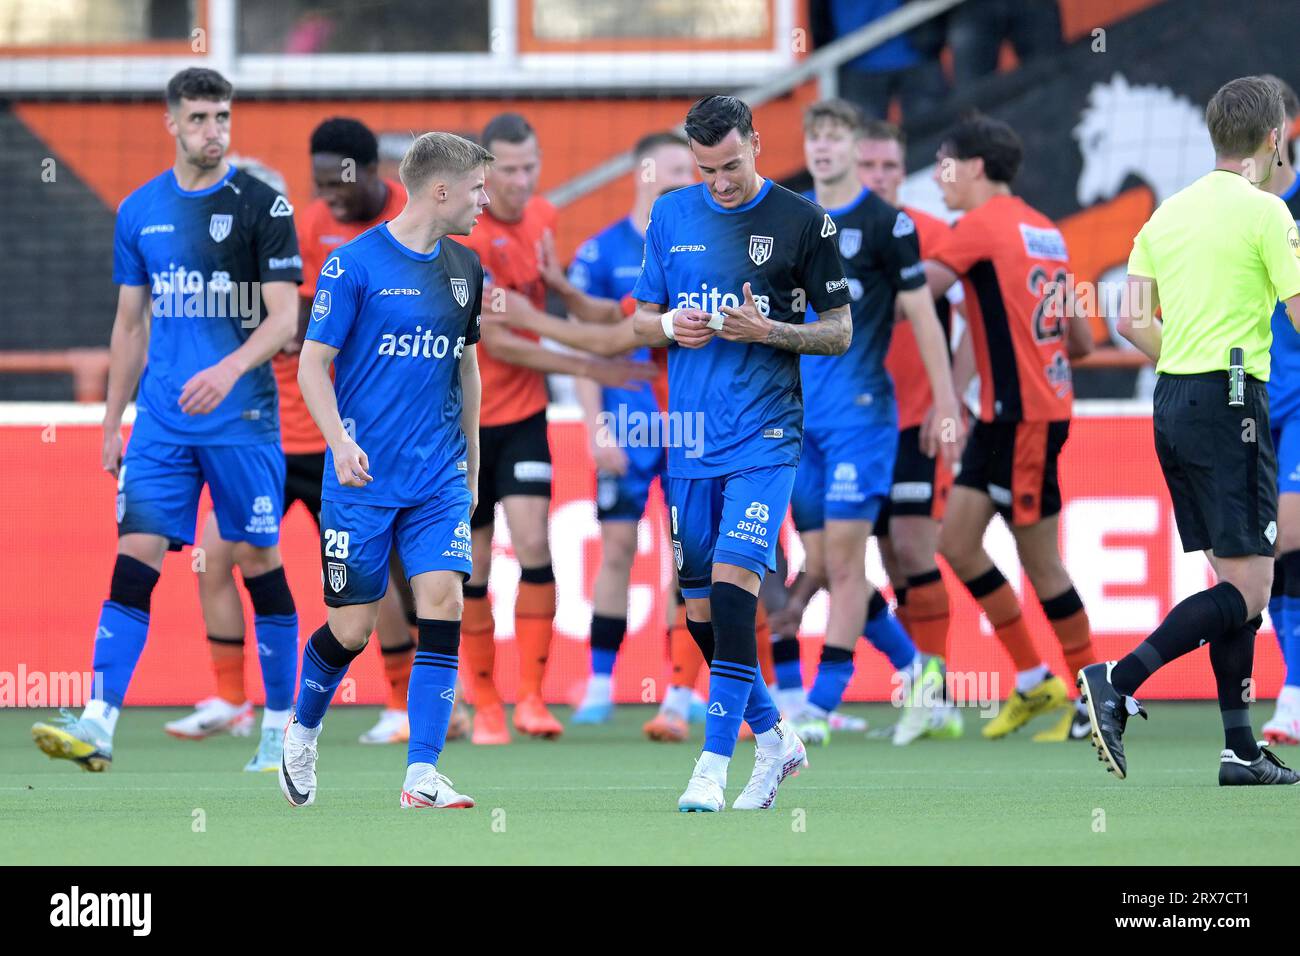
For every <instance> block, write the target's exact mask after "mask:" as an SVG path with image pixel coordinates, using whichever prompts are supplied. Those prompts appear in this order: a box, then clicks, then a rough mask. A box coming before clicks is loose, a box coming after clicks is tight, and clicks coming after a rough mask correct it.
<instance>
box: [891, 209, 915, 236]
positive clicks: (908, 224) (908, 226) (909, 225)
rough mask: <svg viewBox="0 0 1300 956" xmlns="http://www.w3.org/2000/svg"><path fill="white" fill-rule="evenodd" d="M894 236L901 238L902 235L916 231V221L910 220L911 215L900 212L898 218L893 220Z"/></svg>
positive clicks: (908, 234)
mask: <svg viewBox="0 0 1300 956" xmlns="http://www.w3.org/2000/svg"><path fill="white" fill-rule="evenodd" d="M893 232H894V238H895V239H902V238H903V237H904V236H910V235H911V234H912V233H914V232H916V223H914V222H912V217H911V216H909V215H908V214H907V213H905V212H900V213H899V214H898V218H897V219H895V220H894V230H893Z"/></svg>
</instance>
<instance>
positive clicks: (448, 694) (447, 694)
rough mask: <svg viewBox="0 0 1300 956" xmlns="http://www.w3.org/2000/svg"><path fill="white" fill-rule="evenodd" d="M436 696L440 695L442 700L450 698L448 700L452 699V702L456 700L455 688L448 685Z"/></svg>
mask: <svg viewBox="0 0 1300 956" xmlns="http://www.w3.org/2000/svg"><path fill="white" fill-rule="evenodd" d="M438 696H439V697H441V698H442V699H443V700H450V701H452V702H455V700H456V688H454V687H448V688H447V689H446V690H444V691H443V692H442V693H441V694H439V695H438Z"/></svg>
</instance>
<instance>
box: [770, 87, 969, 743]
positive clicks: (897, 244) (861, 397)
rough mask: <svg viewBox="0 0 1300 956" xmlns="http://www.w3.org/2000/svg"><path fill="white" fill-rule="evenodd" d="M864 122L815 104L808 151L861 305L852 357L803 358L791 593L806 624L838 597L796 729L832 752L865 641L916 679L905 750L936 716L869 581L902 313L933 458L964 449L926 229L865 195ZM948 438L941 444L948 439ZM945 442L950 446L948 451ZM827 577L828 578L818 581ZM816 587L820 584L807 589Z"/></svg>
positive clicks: (848, 111)
mask: <svg viewBox="0 0 1300 956" xmlns="http://www.w3.org/2000/svg"><path fill="white" fill-rule="evenodd" d="M863 130H864V120H863V118H862V115H861V113H860V111H859V110H858V108H857V107H856V106H854V105H853V104H851V103H848V102H846V101H844V100H824V101H821V102H819V103H814V104H813V105H812V106H810V107H809V108H808V109H807V111H806V112H805V114H804V153H805V157H806V160H807V163H808V170H809V172H810V173H812V177H813V184H814V194H813V196H811V197H809V198H813V199H815V200H816V201H817V202H818V203H819V204H820V205H821V206H822V208H824V209H825V210H826V211H827V213H828V215H829V216H830V217H831V219H832V220H834V222H835V226H836V235H837V236H838V242H839V252H840V258H841V259H842V260H843V262H844V266H845V269H846V270H847V274H848V280H849V292H850V295H851V296H852V297H853V306H852V312H853V344H852V346H851V347H850V349H849V351H848V352H846V353H845V354H844V355H838V356H824V355H805V356H804V357H803V358H802V359H801V361H800V366H801V368H800V371H801V376H802V378H803V386H804V405H805V413H804V448H803V457H802V458H801V459H800V461H799V471H798V475H797V477H796V479H795V492H794V497H793V500H792V502H791V504H792V510H793V513H794V522H795V527H796V528H797V529H798V531H799V534H800V537H801V539H802V541H803V544H804V548H805V550H806V551H807V553H808V559H809V570H810V572H812V573H809V574H807V575H805V576H804V578H803V579H802V580H801V581H800V585H801V587H800V588H797V589H796V591H797V592H801V593H792V595H791V599H790V604H791V607H790V608H789V611H792V612H795V613H798V612H800V611H801V610H802V609H803V608H804V607H805V606H806V605H807V602H808V599H809V598H810V597H811V596H812V594H813V593H815V588H816V587H818V586H819V584H820V583H822V581H824V583H825V584H826V585H828V587H829V589H830V598H831V602H830V618H829V621H828V624H827V628H826V643H825V645H824V646H823V648H822V658H821V664H820V666H819V667H818V670H817V678H816V680H815V681H814V682H813V685H812V687H811V689H810V690H809V691H808V697H807V700H806V701H805V702H804V704H803V705H802V707H801V708H800V710H799V712H798V713H796V714H795V715H793V718H792V720H791V723H792V724H793V726H794V728H795V732H796V733H798V734H799V736H800V737H801V738H802V739H803V740H805V741H807V742H809V743H812V742H817V743H826V742H828V740H829V737H830V726H829V723H828V719H829V717H830V715H831V713H832V712H833V711H834V710H835V709H836V708H837V707H838V706H839V704H840V701H841V699H842V698H843V696H844V690H845V688H846V687H847V686H848V683H849V681H850V680H851V679H852V677H853V651H854V647H855V646H856V644H857V642H858V638H859V637H866V638H867V639H868V640H870V641H871V642H872V643H873V644H875V645H876V646H877V648H878V649H879V650H881V651H882V653H885V654H886V655H887V656H888V657H889V659H890V662H891V664H892V665H893V666H894V668H895V669H896V670H898V671H899V672H901V673H902V674H903V675H904V678H905V679H904V680H903V684H904V685H905V687H906V690H907V691H908V692H909V693H904V694H902V695H899V696H900V698H901V702H902V703H903V704H904V711H903V715H902V718H901V719H900V720H899V722H898V724H897V725H896V726H895V728H894V734H893V737H894V742H895V743H897V744H906V743H910V742H911V741H912V740H915V739H916V738H917V737H919V736H920V735H921V734H922V733H923V732H924V730H925V727H926V725H927V723H928V716H929V715H928V712H927V711H926V709H925V708H924V707H923V706H921V705H920V702H919V701H918V700H916V699H914V698H915V696H918V695H913V694H911V693H910V691H912V690H913V689H916V688H919V686H920V685H919V681H918V680H917V678H919V677H920V673H921V667H922V666H923V664H924V662H923V661H922V660H921V656H920V655H919V654H918V653H917V650H916V647H915V645H914V644H913V643H912V641H911V640H910V638H909V637H908V635H907V633H906V632H905V631H904V630H903V628H902V626H901V625H900V624H899V623H898V621H897V619H896V618H895V617H894V616H893V614H892V613H891V612H890V611H889V609H888V605H887V604H886V603H885V600H884V598H883V597H882V596H881V595H880V593H879V591H877V590H876V589H875V588H874V587H872V585H871V584H870V582H868V581H867V576H866V574H867V570H866V559H865V555H866V547H867V541H868V539H869V538H870V537H871V532H872V527H873V525H874V524H875V521H876V518H877V516H878V515H879V513H880V508H881V505H882V504H883V503H884V502H885V501H886V500H887V498H888V496H889V493H890V488H891V486H892V484H893V474H894V457H895V455H896V453H897V449H898V415H897V411H896V406H895V401H894V387H893V383H892V382H891V381H890V378H889V373H888V372H887V371H886V370H885V353H886V352H887V351H888V350H889V342H890V337H891V336H892V334H893V326H894V313H895V305H896V304H897V307H898V309H899V310H901V311H902V313H903V315H905V316H906V318H907V319H908V321H909V322H910V323H911V326H912V329H913V330H914V332H915V335H916V341H917V346H918V349H919V351H920V353H921V358H922V361H923V363H924V365H925V371H926V375H927V377H928V379H929V381H930V388H931V392H932V394H934V395H935V396H937V398H936V400H935V403H934V408H933V413H932V414H931V416H930V418H929V420H928V422H927V423H926V427H925V428H923V429H922V434H921V444H922V447H923V448H924V449H925V451H926V453H927V454H928V455H930V456H934V455H935V454H937V453H942V454H943V455H944V456H945V457H946V458H948V459H949V460H951V459H952V458H953V457H954V456H955V454H956V450H957V449H958V448H959V447H960V442H961V439H962V423H961V416H960V415H959V414H958V405H957V397H956V395H955V394H954V392H953V386H952V375H951V372H950V370H949V365H948V352H947V345H946V343H945V342H944V334H943V328H942V326H940V324H939V319H938V316H937V315H936V314H935V310H934V302H933V301H932V300H931V298H930V295H929V293H928V292H927V291H926V288H925V271H924V269H923V268H922V266H921V262H920V255H919V247H918V244H917V238H916V226H915V224H914V223H913V221H912V219H911V218H910V217H909V216H908V215H907V213H905V212H902V211H901V210H899V209H896V208H895V207H893V206H891V205H890V204H889V203H887V202H885V200H883V199H881V198H880V197H879V196H877V195H875V194H874V193H873V192H871V190H869V189H867V188H866V187H864V186H862V185H861V183H860V182H859V179H858V172H857V155H858V142H859V140H860V138H861V136H862V134H863ZM945 428H946V429H947V431H948V434H947V435H941V432H942V431H943V430H944V429H945ZM941 438H946V439H947V440H941ZM818 578H821V579H822V581H818V580H817V579H818ZM808 585H811V587H809V586H808Z"/></svg>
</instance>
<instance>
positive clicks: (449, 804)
mask: <svg viewBox="0 0 1300 956" xmlns="http://www.w3.org/2000/svg"><path fill="white" fill-rule="evenodd" d="M398 805H399V806H400V807H401V808H402V809H403V810H448V809H459V810H468V809H469V808H470V807H472V806H474V800H473V798H472V797H467V796H465V794H463V793H457V792H456V788H455V787H454V786H453V785H452V782H451V781H450V780H448V779H447V778H446V777H444V776H443V775H442V774H440V773H439V772H438V769H437V768H436V767H434V766H433V765H432V764H427V763H420V764H411V766H410V767H408V768H407V771H406V781H405V782H404V783H403V784H402V798H401V801H400V802H399V804H398Z"/></svg>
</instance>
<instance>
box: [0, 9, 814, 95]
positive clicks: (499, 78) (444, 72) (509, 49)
mask: <svg viewBox="0 0 1300 956" xmlns="http://www.w3.org/2000/svg"><path fill="white" fill-rule="evenodd" d="M489 2H490V4H491V9H490V15H489V21H488V22H489V30H490V36H491V37H492V42H493V49H492V50H491V52H488V53H442V54H420V53H403V54H321V55H292V56H291V55H283V54H257V55H252V54H250V55H241V54H239V52H238V50H237V49H236V42H237V36H238V33H237V29H236V27H237V0H208V4H207V10H208V22H207V25H206V30H207V46H208V49H207V53H206V54H195V55H194V56H50V57H0V90H3V91H4V92H5V94H6V95H8V96H22V95H24V94H49V93H60V94H75V93H118V94H122V93H126V94H131V93H154V94H158V93H160V92H161V90H162V89H163V87H164V86H165V85H166V83H167V80H168V79H169V78H170V77H171V76H172V75H173V74H174V73H176V71H178V70H180V69H183V68H185V67H187V66H195V65H205V66H210V67H212V68H213V69H216V70H220V71H221V72H222V73H223V74H224V75H225V76H226V77H227V78H228V79H230V81H231V82H232V83H234V85H235V89H236V90H238V91H241V92H244V93H273V92H298V91H301V92H304V93H323V92H338V93H385V92H403V93H409V92H416V93H418V92H420V91H427V92H428V93H429V95H444V94H447V93H484V94H487V95H491V94H493V93H501V92H525V91H526V92H534V91H535V92H541V93H545V92H555V93H559V92H573V91H583V90H590V91H591V93H592V94H593V95H601V94H608V93H614V92H622V91H632V90H673V89H682V90H697V89H704V88H716V89H720V90H727V89H731V88H739V87H742V86H747V85H751V84H754V83H758V82H761V81H763V80H765V79H768V78H770V77H771V76H772V75H773V74H774V73H776V72H779V71H780V70H782V69H786V68H789V67H790V66H792V65H793V64H794V63H795V55H794V43H793V42H792V40H793V37H794V29H795V3H796V0H774V4H773V7H774V16H773V23H772V46H771V48H769V49H765V50H746V51H736V52H724V51H716V52H707V51H702V50H698V49H697V50H690V51H685V50H683V51H666V52H663V53H655V52H643V53H625V52H593V53H574V52H564V53H558V52H557V53H541V52H534V53H527V54H520V53H519V51H518V49H517V46H518V44H517V39H518V29H517V28H518V23H517V22H516V15H517V9H518V4H517V0H489ZM810 46H811V44H810V42H805V43H804V44H803V49H804V50H805V51H806V50H808V49H809V47H810Z"/></svg>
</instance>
